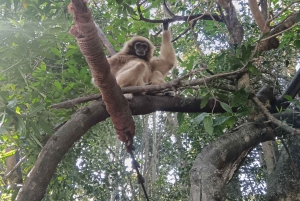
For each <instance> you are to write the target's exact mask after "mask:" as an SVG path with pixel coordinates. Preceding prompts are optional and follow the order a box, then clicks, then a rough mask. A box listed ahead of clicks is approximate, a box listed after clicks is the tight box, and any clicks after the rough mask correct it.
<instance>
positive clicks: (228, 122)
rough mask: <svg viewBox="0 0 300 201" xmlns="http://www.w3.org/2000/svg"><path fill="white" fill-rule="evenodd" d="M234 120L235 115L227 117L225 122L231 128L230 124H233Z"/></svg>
mask: <svg viewBox="0 0 300 201" xmlns="http://www.w3.org/2000/svg"><path fill="white" fill-rule="evenodd" d="M235 121H236V117H234V116H231V117H230V118H229V119H227V121H226V123H227V124H228V126H229V127H230V128H232V126H233V125H234V123H235Z"/></svg>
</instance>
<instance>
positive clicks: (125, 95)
mask: <svg viewBox="0 0 300 201" xmlns="http://www.w3.org/2000/svg"><path fill="white" fill-rule="evenodd" d="M124 97H125V98H126V99H127V100H131V99H132V98H133V94H124Z"/></svg>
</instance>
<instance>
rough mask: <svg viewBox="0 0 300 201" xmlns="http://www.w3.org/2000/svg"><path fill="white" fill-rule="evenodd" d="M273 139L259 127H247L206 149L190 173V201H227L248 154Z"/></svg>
mask: <svg viewBox="0 0 300 201" xmlns="http://www.w3.org/2000/svg"><path fill="white" fill-rule="evenodd" d="M264 131H265V132H264ZM270 139H272V135H270V134H269V133H267V132H266V130H264V128H262V127H261V126H260V125H257V124H255V123H245V124H243V125H241V126H240V127H238V128H237V129H235V130H234V132H231V133H227V134H224V135H222V136H221V137H219V138H218V139H217V140H216V141H214V142H212V143H211V144H210V145H208V146H206V147H205V148H204V149H203V150H202V151H201V153H200V154H199V155H198V156H197V158H196V160H195V162H194V165H193V167H192V169H191V171H190V182H191V188H190V199H189V200H190V201H199V200H201V201H214V200H216V201H219V200H224V199H225V193H226V192H225V185H226V183H227V182H228V181H229V180H230V179H231V178H232V175H233V173H234V172H235V170H236V169H238V168H239V166H240V165H241V163H242V161H243V159H244V158H245V157H246V156H247V153H248V152H249V151H250V150H251V149H252V148H253V147H255V146H256V145H257V144H258V143H260V142H262V141H265V140H270Z"/></svg>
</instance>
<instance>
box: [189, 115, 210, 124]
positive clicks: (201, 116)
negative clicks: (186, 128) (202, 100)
mask: <svg viewBox="0 0 300 201" xmlns="http://www.w3.org/2000/svg"><path fill="white" fill-rule="evenodd" d="M207 116H209V114H207V113H206V112H203V113H201V114H200V115H198V116H197V117H195V118H194V119H193V122H194V123H195V124H200V123H201V122H202V121H203V119H204V118H205V117H207Z"/></svg>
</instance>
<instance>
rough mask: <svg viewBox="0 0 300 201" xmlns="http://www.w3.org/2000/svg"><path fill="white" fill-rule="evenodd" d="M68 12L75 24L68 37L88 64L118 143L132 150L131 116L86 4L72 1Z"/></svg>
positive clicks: (132, 130) (133, 133)
mask: <svg viewBox="0 0 300 201" xmlns="http://www.w3.org/2000/svg"><path fill="white" fill-rule="evenodd" d="M69 12H70V13H73V19H74V22H75V25H73V26H72V27H71V29H70V33H71V34H72V35H73V36H75V37H76V39H77V43H78V45H79V47H80V50H81V52H82V54H83V55H84V57H85V59H86V61H87V63H88V64H89V67H90V69H91V72H92V75H93V78H94V82H95V84H96V85H97V86H98V88H99V89H100V91H101V93H102V98H103V100H104V102H105V105H106V109H107V111H108V113H109V114H110V116H111V120H112V122H113V124H114V127H115V130H116V132H117V134H118V136H119V139H120V140H121V141H123V142H126V143H127V146H131V145H132V143H133V136H134V135H135V124H134V121H133V119H132V113H131V111H130V109H129V106H128V102H127V100H126V99H125V97H124V96H123V93H122V91H121V88H120V86H119V85H118V84H117V82H116V79H115V77H114V76H113V75H112V73H111V71H110V66H109V63H108V61H107V59H106V56H105V54H104V50H103V47H102V44H101V41H100V38H99V35H98V30H97V29H96V27H95V23H94V21H93V18H92V14H91V11H90V10H89V9H88V8H87V6H86V1H85V0H72V3H71V4H70V5H69Z"/></svg>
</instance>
